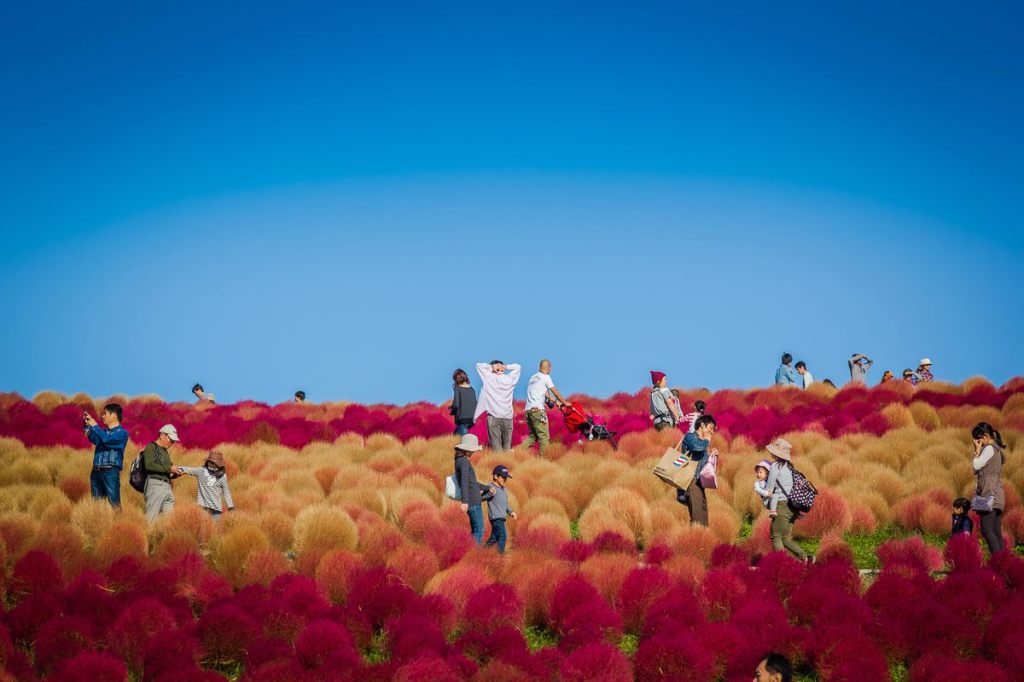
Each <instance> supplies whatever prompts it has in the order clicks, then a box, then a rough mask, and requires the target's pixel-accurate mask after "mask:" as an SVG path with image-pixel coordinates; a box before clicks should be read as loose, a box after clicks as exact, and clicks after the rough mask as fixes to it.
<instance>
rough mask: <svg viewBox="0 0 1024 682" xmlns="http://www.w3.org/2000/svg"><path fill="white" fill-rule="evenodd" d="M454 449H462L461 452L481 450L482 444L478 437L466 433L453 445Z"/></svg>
mask: <svg viewBox="0 0 1024 682" xmlns="http://www.w3.org/2000/svg"><path fill="white" fill-rule="evenodd" d="M455 449H456V450H462V451H463V452H477V451H479V450H483V449H484V446H482V445H480V439H479V438H477V437H476V436H474V435H473V434H472V433H467V434H466V435H464V436H463V437H462V440H460V441H459V444H458V445H456V446H455Z"/></svg>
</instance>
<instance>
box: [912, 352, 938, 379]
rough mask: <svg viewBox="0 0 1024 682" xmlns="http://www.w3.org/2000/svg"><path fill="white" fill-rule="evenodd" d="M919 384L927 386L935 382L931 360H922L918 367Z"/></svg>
mask: <svg viewBox="0 0 1024 682" xmlns="http://www.w3.org/2000/svg"><path fill="white" fill-rule="evenodd" d="M916 374H917V383H919V384H926V383H928V382H929V381H935V377H933V376H932V361H931V358H921V362H920V363H918V365H917V372H916Z"/></svg>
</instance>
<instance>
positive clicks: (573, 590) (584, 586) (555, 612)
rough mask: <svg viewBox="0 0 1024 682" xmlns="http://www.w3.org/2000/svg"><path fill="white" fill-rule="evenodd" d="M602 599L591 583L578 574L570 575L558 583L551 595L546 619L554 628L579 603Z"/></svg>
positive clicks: (561, 622) (577, 606)
mask: <svg viewBox="0 0 1024 682" xmlns="http://www.w3.org/2000/svg"><path fill="white" fill-rule="evenodd" d="M594 601H603V600H602V599H601V595H600V594H599V593H598V591H597V589H595V588H594V586H593V585H591V584H590V583H588V582H587V581H586V580H584V579H583V577H582V576H581V575H579V574H575V575H571V576H569V577H568V578H566V579H565V580H563V581H562V582H560V583H559V584H558V586H557V587H556V588H555V591H554V594H552V595H551V606H550V609H549V613H548V620H549V622H550V624H551V626H552V627H553V628H555V629H557V628H559V627H560V626H561V625H562V624H563V623H564V622H565V620H566V618H568V617H569V614H570V613H571V612H572V611H574V610H576V609H577V608H579V606H580V605H581V604H587V603H590V602H594Z"/></svg>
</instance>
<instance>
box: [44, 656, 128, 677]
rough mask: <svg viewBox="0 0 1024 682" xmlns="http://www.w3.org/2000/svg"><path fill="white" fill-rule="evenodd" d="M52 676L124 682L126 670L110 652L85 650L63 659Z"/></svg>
mask: <svg viewBox="0 0 1024 682" xmlns="http://www.w3.org/2000/svg"><path fill="white" fill-rule="evenodd" d="M53 678H54V679H58V680H69V681H71V680H88V681H89V682H125V680H127V679H128V670H127V669H126V668H125V667H124V663H123V662H121V661H119V660H118V659H117V658H115V657H114V656H111V655H110V654H107V653H94V652H88V651H87V652H84V653H80V654H78V655H77V656H74V657H73V658H70V659H68V660H66V661H64V662H63V663H62V664H61V665H60V666H59V667H58V669H57V671H56V673H55V674H54V675H53Z"/></svg>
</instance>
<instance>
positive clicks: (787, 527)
mask: <svg viewBox="0 0 1024 682" xmlns="http://www.w3.org/2000/svg"><path fill="white" fill-rule="evenodd" d="M765 449H766V450H767V451H768V454H769V455H771V458H772V466H771V468H770V469H768V480H767V481H765V489H766V490H768V491H770V494H772V495H781V498H779V505H778V508H777V509H776V512H777V513H776V515H775V518H773V519H772V527H771V536H772V547H774V548H775V549H776V550H779V549H782V548H783V547H785V548H786V549H787V550H788V551H789V553H790V554H792V555H793V556H795V557H796V558H797V559H799V560H800V561H807V553H806V552H804V548H803V547H801V546H800V545H799V544H798V543H797V541H796V540H794V539H793V523H795V521H796V519H795V518H794V517H795V516H796V512H794V511H793V509H792V508H791V507H790V506H789V494H790V493H791V492H792V491H793V446H792V445H790V444H789V441H787V440H785V439H784V438H776V439H775V440H774V441H772V442H771V443H769V444H768V446H767V447H766V448H765ZM783 502H785V503H783Z"/></svg>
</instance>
